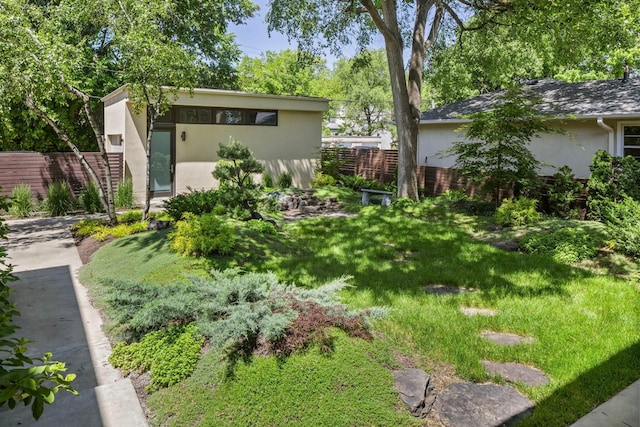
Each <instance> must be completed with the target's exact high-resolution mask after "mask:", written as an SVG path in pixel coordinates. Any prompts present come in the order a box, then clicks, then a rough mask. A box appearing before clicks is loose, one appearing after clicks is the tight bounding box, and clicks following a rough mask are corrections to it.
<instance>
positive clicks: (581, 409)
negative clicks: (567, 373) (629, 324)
mask: <svg viewBox="0 0 640 427" xmlns="http://www.w3.org/2000/svg"><path fill="white" fill-rule="evenodd" d="M639 378H640V341H639V342H636V343H635V344H633V345H631V346H629V347H627V348H625V349H624V350H622V351H620V352H618V353H616V354H615V355H613V356H612V357H610V358H609V359H607V360H606V361H604V362H602V363H600V364H599V365H597V366H595V367H593V368H592V369H590V370H588V371H586V372H584V373H582V374H581V375H579V376H578V377H577V378H575V379H574V380H573V381H571V382H570V383H568V384H566V385H565V386H563V387H561V388H558V389H557V390H556V391H554V392H553V393H552V394H551V395H550V396H548V397H547V398H545V399H544V400H542V401H541V402H540V403H538V405H537V406H536V409H535V411H534V412H533V416H532V417H530V418H529V419H527V420H525V421H524V423H522V425H523V426H559V425H567V424H568V423H572V422H575V421H577V420H576V419H572V418H573V417H572V415H573V416H575V415H576V414H579V417H582V416H584V415H586V414H587V413H589V412H590V411H592V410H593V409H594V408H595V407H596V406H597V405H599V404H601V403H603V402H605V401H606V400H607V399H610V398H611V397H613V396H614V395H615V394H617V393H618V392H620V391H621V390H623V389H624V388H625V387H627V386H628V385H629V384H631V383H633V382H634V381H636V380H638V379H639ZM616 415H619V416H624V415H625V414H616ZM629 416H631V417H633V415H632V414H629Z"/></svg>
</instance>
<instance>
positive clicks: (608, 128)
mask: <svg viewBox="0 0 640 427" xmlns="http://www.w3.org/2000/svg"><path fill="white" fill-rule="evenodd" d="M597 121H598V126H600V127H601V128H602V129H604V130H606V131H607V132H609V154H611V155H612V156H615V155H616V153H615V152H614V148H613V128H612V127H611V126H609V125H608V124H606V123H605V122H604V119H603V118H602V116H600V117H598V120H597Z"/></svg>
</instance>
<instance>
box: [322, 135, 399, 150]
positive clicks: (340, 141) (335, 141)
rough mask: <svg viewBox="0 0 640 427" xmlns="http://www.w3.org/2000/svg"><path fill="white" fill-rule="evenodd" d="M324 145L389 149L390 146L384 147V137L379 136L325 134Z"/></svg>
mask: <svg viewBox="0 0 640 427" xmlns="http://www.w3.org/2000/svg"><path fill="white" fill-rule="evenodd" d="M322 146H323V147H331V148H364V149H367V148H382V149H389V148H390V146H391V144H390V143H389V147H383V142H382V138H381V137H379V136H323V137H322Z"/></svg>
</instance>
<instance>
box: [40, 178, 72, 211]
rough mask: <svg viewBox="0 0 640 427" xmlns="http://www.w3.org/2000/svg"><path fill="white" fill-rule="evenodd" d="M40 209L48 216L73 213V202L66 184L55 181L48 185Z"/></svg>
mask: <svg viewBox="0 0 640 427" xmlns="http://www.w3.org/2000/svg"><path fill="white" fill-rule="evenodd" d="M42 207H43V209H44V210H45V212H46V213H47V214H48V215H49V216H62V215H67V214H69V213H70V212H71V211H73V207H74V200H73V196H72V195H71V191H70V190H69V186H68V185H67V183H66V182H64V181H56V182H52V183H51V184H49V188H48V189H47V198H46V199H45V201H44V202H43V204H42Z"/></svg>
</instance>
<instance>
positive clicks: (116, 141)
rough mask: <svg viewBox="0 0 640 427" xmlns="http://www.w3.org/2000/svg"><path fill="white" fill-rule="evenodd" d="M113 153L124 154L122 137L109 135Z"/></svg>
mask: <svg viewBox="0 0 640 427" xmlns="http://www.w3.org/2000/svg"><path fill="white" fill-rule="evenodd" d="M107 138H109V143H110V144H111V152H112V153H122V135H120V134H118V135H107Z"/></svg>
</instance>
